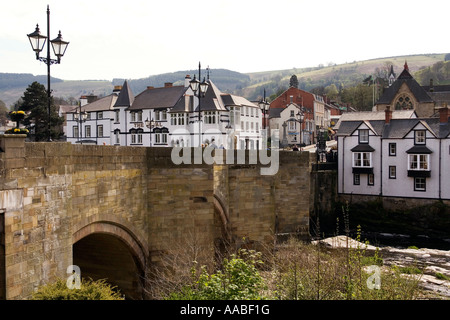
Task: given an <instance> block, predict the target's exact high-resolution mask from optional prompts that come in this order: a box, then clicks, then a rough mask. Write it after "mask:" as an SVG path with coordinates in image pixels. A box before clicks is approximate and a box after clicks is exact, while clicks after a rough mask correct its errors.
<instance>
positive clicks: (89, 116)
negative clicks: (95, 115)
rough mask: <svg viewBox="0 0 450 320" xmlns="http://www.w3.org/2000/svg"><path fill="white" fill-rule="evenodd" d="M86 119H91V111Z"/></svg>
mask: <svg viewBox="0 0 450 320" xmlns="http://www.w3.org/2000/svg"><path fill="white" fill-rule="evenodd" d="M86 120H91V113H90V112H88V113H87V115H86Z"/></svg>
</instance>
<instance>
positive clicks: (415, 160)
mask: <svg viewBox="0 0 450 320" xmlns="http://www.w3.org/2000/svg"><path fill="white" fill-rule="evenodd" d="M408 170H411V171H430V170H431V168H430V155H429V154H422V153H419V154H415V153H413V154H408Z"/></svg>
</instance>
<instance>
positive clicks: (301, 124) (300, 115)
mask: <svg viewBox="0 0 450 320" xmlns="http://www.w3.org/2000/svg"><path fill="white" fill-rule="evenodd" d="M296 116H297V120H298V122H299V123H300V145H302V144H303V137H302V133H303V120H304V119H305V114H304V113H303V112H300V110H299V111H298V112H297V114H296Z"/></svg>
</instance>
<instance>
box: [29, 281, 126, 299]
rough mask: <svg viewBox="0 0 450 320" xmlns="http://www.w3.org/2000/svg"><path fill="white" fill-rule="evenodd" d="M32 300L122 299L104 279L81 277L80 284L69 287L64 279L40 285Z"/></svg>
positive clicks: (114, 288) (115, 289)
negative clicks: (75, 286)
mask: <svg viewBox="0 0 450 320" xmlns="http://www.w3.org/2000/svg"><path fill="white" fill-rule="evenodd" d="M31 299H32V300H123V299H124V298H123V296H122V294H121V293H120V292H119V290H117V288H116V287H113V286H111V285H110V284H108V283H107V282H106V280H96V281H93V280H91V279H88V280H86V279H83V280H82V281H81V286H80V288H79V289H77V288H69V286H68V285H67V281H66V280H65V279H61V278H59V279H57V280H56V281H55V282H52V283H49V284H47V285H44V286H41V287H39V288H38V290H37V291H36V292H34V293H33V295H32V298H31Z"/></svg>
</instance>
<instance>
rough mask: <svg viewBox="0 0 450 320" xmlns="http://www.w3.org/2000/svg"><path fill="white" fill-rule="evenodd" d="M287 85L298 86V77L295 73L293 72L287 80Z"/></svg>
mask: <svg viewBox="0 0 450 320" xmlns="http://www.w3.org/2000/svg"><path fill="white" fill-rule="evenodd" d="M289 87H294V88H298V79H297V76H296V75H295V74H293V75H292V76H291V79H290V80H289Z"/></svg>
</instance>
